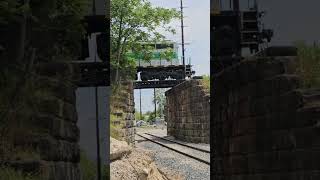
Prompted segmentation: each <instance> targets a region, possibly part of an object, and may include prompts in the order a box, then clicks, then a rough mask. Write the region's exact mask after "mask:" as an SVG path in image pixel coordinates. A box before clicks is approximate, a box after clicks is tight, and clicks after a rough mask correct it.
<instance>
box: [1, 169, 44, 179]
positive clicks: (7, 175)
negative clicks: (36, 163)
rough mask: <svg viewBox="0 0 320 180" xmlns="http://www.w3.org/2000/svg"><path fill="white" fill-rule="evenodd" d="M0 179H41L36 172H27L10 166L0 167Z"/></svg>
mask: <svg viewBox="0 0 320 180" xmlns="http://www.w3.org/2000/svg"><path fill="white" fill-rule="evenodd" d="M0 179H3V180H40V177H39V176H38V175H36V174H26V173H22V172H21V171H16V170H14V169H12V168H9V167H0Z"/></svg>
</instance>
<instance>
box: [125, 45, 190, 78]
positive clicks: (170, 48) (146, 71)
mask: <svg viewBox="0 0 320 180" xmlns="http://www.w3.org/2000/svg"><path fill="white" fill-rule="evenodd" d="M141 44H142V48H147V47H149V48H151V49H152V58H151V59H150V60H148V61H144V60H143V57H142V56H143V54H142V53H140V54H136V53H133V52H132V51H131V52H128V56H130V57H132V58H134V59H135V60H136V65H137V74H136V80H138V79H139V77H138V74H140V79H141V80H142V81H148V80H161V81H162V80H168V79H175V80H182V79H184V78H185V77H191V76H192V75H193V74H194V72H193V71H192V70H191V65H190V64H188V65H186V66H184V65H183V63H182V62H181V60H180V59H179V58H178V43H176V42H173V41H170V40H166V41H162V42H158V43H150V42H141ZM166 51H167V55H166V57H163V53H165V52H166Z"/></svg>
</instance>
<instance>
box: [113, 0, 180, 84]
mask: <svg viewBox="0 0 320 180" xmlns="http://www.w3.org/2000/svg"><path fill="white" fill-rule="evenodd" d="M175 18H179V13H178V11H176V10H175V9H167V8H161V7H153V6H152V5H151V3H150V2H149V1H148V0H111V71H115V72H111V75H112V78H111V79H112V80H119V77H122V78H124V79H126V80H127V79H128V77H133V74H134V73H135V72H133V71H131V70H130V69H134V68H135V63H128V61H132V60H133V59H132V58H128V57H127V56H126V53H127V52H128V51H129V50H132V49H136V47H138V46H141V44H140V42H157V41H159V40H160V39H164V36H163V35H162V34H161V33H159V30H158V28H159V27H164V28H165V30H166V31H168V32H172V33H175V31H174V29H173V28H172V27H170V26H168V24H169V23H170V22H171V21H172V20H173V19H175ZM142 49H144V52H143V53H142V54H144V55H143V58H142V59H143V60H145V61H148V60H150V57H152V53H151V52H150V50H151V49H149V48H140V50H142ZM128 72H132V73H133V74H129V73H128Z"/></svg>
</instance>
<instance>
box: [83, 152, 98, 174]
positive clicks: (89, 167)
mask: <svg viewBox="0 0 320 180" xmlns="http://www.w3.org/2000/svg"><path fill="white" fill-rule="evenodd" d="M80 170H81V175H82V179H83V180H92V179H95V178H96V175H97V166H96V164H95V163H94V162H93V161H91V160H89V159H88V157H87V155H86V154H85V152H84V151H81V152H80Z"/></svg>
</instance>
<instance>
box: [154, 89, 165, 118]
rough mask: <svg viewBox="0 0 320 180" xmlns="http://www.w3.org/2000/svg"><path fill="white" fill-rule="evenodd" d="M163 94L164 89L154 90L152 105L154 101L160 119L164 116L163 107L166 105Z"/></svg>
mask: <svg viewBox="0 0 320 180" xmlns="http://www.w3.org/2000/svg"><path fill="white" fill-rule="evenodd" d="M165 92H166V89H156V97H155V99H154V100H153V103H154V101H156V104H157V105H158V110H159V113H160V117H163V115H164V106H165V104H166V96H165Z"/></svg>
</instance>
